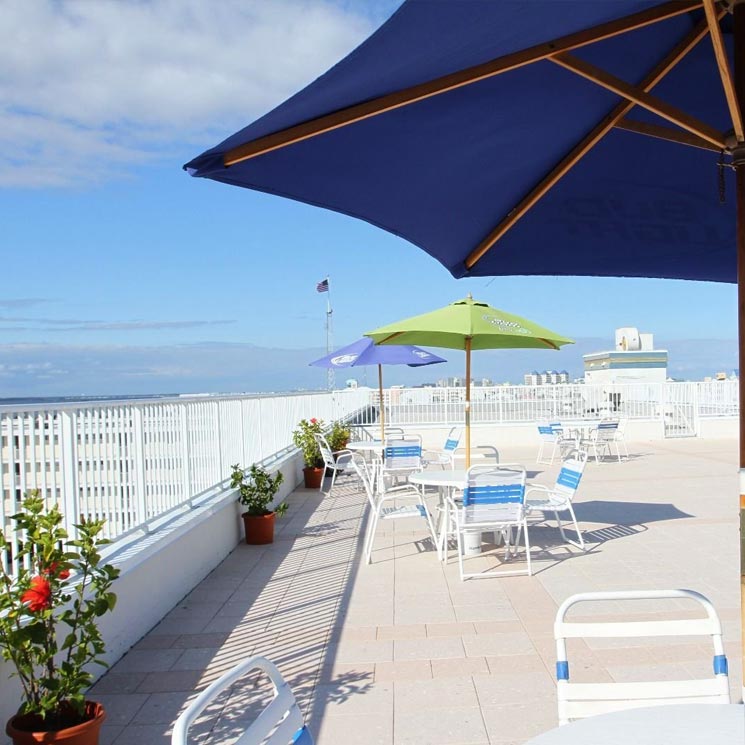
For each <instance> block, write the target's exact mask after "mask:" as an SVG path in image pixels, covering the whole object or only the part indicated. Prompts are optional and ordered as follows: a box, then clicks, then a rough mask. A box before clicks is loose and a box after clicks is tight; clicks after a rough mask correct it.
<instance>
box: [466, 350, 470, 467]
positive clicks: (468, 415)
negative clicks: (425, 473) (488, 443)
mask: <svg viewBox="0 0 745 745" xmlns="http://www.w3.org/2000/svg"><path fill="white" fill-rule="evenodd" d="M470 467H471V337H470V336H468V337H466V468H470Z"/></svg>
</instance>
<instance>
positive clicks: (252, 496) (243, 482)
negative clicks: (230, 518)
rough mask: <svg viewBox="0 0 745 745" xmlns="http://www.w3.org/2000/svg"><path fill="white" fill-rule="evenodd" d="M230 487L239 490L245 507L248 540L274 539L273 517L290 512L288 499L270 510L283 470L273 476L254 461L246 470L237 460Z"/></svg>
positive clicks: (257, 542)
mask: <svg viewBox="0 0 745 745" xmlns="http://www.w3.org/2000/svg"><path fill="white" fill-rule="evenodd" d="M232 468H233V472H232V474H231V475H230V486H231V488H233V489H237V490H238V501H239V502H240V503H241V504H242V505H243V506H244V507H245V508H246V511H245V512H244V513H243V514H242V515H241V517H242V518H243V526H244V528H245V531H246V543H250V544H252V545H261V544H264V543H271V542H272V541H273V540H274V519H275V516H276V515H279V516H280V517H281V516H282V515H284V514H285V512H287V502H282V503H281V504H278V505H277V506H276V507H274V509H273V510H271V509H269V505H270V504H271V503H272V501H273V500H274V497H275V496H276V494H277V492H278V491H279V487H280V484H281V483H282V482H283V481H284V477H283V475H282V472H281V471H277V473H276V474H274V477H272V476H271V475H270V474H269V472H268V471H267V470H266V469H264V468H262V467H261V466H259V465H257V464H256V463H254V464H253V465H252V466H251V467H250V468H249V469H248V473H246V472H245V471H244V470H243V469H242V468H241V467H240V466H239V465H238V464H237V463H236V464H235V465H234V466H233V467H232Z"/></svg>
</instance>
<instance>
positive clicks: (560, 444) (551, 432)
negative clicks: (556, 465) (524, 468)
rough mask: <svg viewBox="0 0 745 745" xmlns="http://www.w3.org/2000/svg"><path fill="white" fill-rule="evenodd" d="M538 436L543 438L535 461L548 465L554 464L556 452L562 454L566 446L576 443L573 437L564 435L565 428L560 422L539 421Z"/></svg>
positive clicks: (572, 445)
mask: <svg viewBox="0 0 745 745" xmlns="http://www.w3.org/2000/svg"><path fill="white" fill-rule="evenodd" d="M538 436H539V437H540V438H541V444H540V447H539V448H538V455H536V458H535V462H536V463H542V464H544V465H547V466H550V465H552V464H553V462H554V458H555V457H556V454H557V453H559V454H561V453H562V450H563V448H564V447H565V446H566V447H574V446H575V444H576V443H575V441H574V440H573V439H570V438H567V437H565V436H564V430H563V429H562V426H561V424H559V422H539V423H538ZM548 451H550V455H549V454H548Z"/></svg>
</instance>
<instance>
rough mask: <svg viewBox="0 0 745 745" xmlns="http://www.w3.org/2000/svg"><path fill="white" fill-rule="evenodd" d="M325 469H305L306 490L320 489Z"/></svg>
mask: <svg viewBox="0 0 745 745" xmlns="http://www.w3.org/2000/svg"><path fill="white" fill-rule="evenodd" d="M325 471H326V469H325V468H303V477H304V479H305V488H306V489H320V488H321V481H323V474H324V473H325Z"/></svg>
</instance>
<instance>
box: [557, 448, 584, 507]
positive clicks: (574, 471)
mask: <svg viewBox="0 0 745 745" xmlns="http://www.w3.org/2000/svg"><path fill="white" fill-rule="evenodd" d="M585 463H587V453H586V452H585V451H584V450H574V451H573V452H572V453H571V455H570V457H569V458H567V459H566V460H565V461H564V462H563V463H562V464H561V471H559V475H558V476H557V477H556V483H555V484H554V492H556V493H557V494H561V495H562V496H564V497H566V498H567V499H569V500H571V499H572V498H573V497H574V494H575V492H576V491H577V489H578V488H579V482H580V481H581V480H582V474H583V473H584V470H585Z"/></svg>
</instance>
